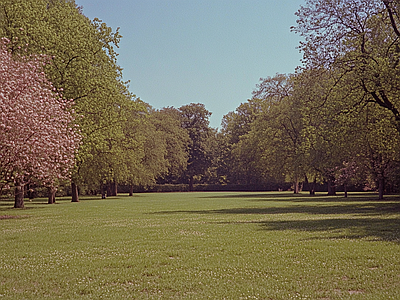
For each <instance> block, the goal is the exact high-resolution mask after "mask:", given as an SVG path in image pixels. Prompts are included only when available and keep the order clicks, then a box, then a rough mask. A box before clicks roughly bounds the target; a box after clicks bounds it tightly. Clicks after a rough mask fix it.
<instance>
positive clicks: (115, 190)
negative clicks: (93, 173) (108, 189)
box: [113, 181, 118, 196]
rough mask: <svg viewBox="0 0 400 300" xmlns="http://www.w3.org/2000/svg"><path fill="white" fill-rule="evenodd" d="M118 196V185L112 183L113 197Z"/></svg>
mask: <svg viewBox="0 0 400 300" xmlns="http://www.w3.org/2000/svg"><path fill="white" fill-rule="evenodd" d="M117 194H118V183H116V182H115V181H114V182H113V196H117Z"/></svg>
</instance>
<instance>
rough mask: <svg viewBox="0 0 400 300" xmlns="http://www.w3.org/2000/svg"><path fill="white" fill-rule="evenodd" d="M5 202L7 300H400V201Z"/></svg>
mask: <svg viewBox="0 0 400 300" xmlns="http://www.w3.org/2000/svg"><path fill="white" fill-rule="evenodd" d="M376 199H377V197H376V195H373V194H350V196H349V198H347V199H345V198H343V197H341V196H337V197H325V196H322V195H317V196H315V197H309V196H308V195H307V194H305V193H304V194H301V195H293V194H292V193H289V192H280V193H267V192H265V193H262V192H260V193H233V192H232V193H227V192H220V193H218V192H215V193H208V192H207V193H206V192H204V193H165V194H161V193H160V194H138V195H135V196H134V197H128V196H125V195H123V196H119V197H113V198H108V199H105V200H101V199H98V198H93V197H92V198H83V200H81V202H80V203H71V202H70V200H69V199H61V200H60V199H58V204H55V205H46V204H45V202H46V200H45V199H37V200H34V201H33V202H27V203H26V209H23V210H16V209H12V208H11V207H12V205H13V203H12V202H11V201H0V299H44V298H47V299H54V298H61V299H123V298H130V299H400V198H399V197H394V196H393V197H387V198H386V200H385V201H377V200H376Z"/></svg>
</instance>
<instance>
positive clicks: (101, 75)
mask: <svg viewBox="0 0 400 300" xmlns="http://www.w3.org/2000/svg"><path fill="white" fill-rule="evenodd" d="M0 35H1V36H6V37H8V38H9V39H10V40H11V43H10V49H11V51H12V53H23V54H25V53H26V54H30V53H37V54H46V55H49V56H51V57H53V63H52V64H51V65H48V66H46V69H45V72H46V74H47V76H48V78H49V79H50V80H51V81H52V82H53V84H54V87H55V88H56V90H57V91H60V90H61V89H63V95H64V96H65V97H66V98H67V99H74V101H75V103H76V105H75V110H76V112H77V114H78V115H81V116H82V117H81V118H77V119H76V123H77V124H78V125H80V128H81V133H82V136H83V143H82V144H81V146H80V148H79V150H78V153H77V157H76V158H77V162H76V166H75V169H74V172H73V182H72V190H73V194H72V195H73V197H72V198H73V201H78V192H77V183H80V184H100V183H101V181H100V179H98V178H101V177H103V176H101V177H99V176H93V175H94V174H95V173H98V174H104V173H105V172H107V170H104V168H109V166H108V165H109V164H108V162H109V160H106V159H107V158H109V155H108V156H107V155H104V154H105V147H106V145H109V143H110V141H111V140H112V139H113V138H114V137H122V135H123V133H122V132H121V131H122V126H121V123H123V122H124V120H125V117H124V115H123V113H122V112H121V108H122V107H125V106H127V105H129V104H128V103H129V102H130V101H132V99H133V95H131V94H130V93H128V92H127V87H126V83H124V82H123V81H122V75H121V71H122V70H121V68H120V67H119V66H118V65H117V63H116V55H117V54H116V52H115V47H118V43H119V40H120V38H121V36H120V34H119V33H118V30H117V31H116V32H112V30H111V28H109V27H107V26H106V24H104V23H102V22H101V21H100V20H98V19H94V20H93V21H90V20H89V19H88V18H87V17H85V16H84V15H83V14H82V11H81V10H80V8H79V7H77V6H76V4H75V1H73V0H2V1H1V2H0ZM25 45H28V46H25ZM24 47H26V52H24V51H23V48H24ZM136 109H137V110H138V111H140V110H142V109H143V108H142V107H141V105H140V104H139V103H136ZM111 142H114V141H111ZM114 149H115V147H113V151H114ZM99 158H103V159H104V160H103V161H99ZM113 163H117V164H118V163H119V162H118V161H116V160H113ZM113 169H117V166H113ZM108 175H109V174H108ZM96 178H97V179H98V180H97V182H94V179H96Z"/></svg>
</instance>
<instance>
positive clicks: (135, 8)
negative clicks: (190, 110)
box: [76, 0, 304, 127]
mask: <svg viewBox="0 0 400 300" xmlns="http://www.w3.org/2000/svg"><path fill="white" fill-rule="evenodd" d="M76 3H77V4H78V5H79V6H83V13H84V14H85V15H86V16H87V17H89V18H90V19H93V18H95V17H97V18H99V19H101V20H103V22H105V23H107V25H108V26H110V27H112V28H113V29H114V30H115V29H116V28H117V27H120V28H121V29H120V32H121V34H122V36H123V38H122V40H121V43H120V48H119V49H118V53H119V54H120V55H119V57H118V63H119V65H120V66H121V67H122V68H123V69H124V71H123V75H124V79H125V80H130V81H131V83H130V90H131V92H133V93H134V94H136V95H137V96H138V97H140V98H141V99H142V100H143V101H145V102H147V103H149V104H150V105H152V106H153V107H155V108H162V107H166V106H174V107H176V108H179V107H180V106H182V105H185V104H189V103H204V104H205V106H206V108H207V109H208V110H209V111H211V112H212V116H211V118H210V121H211V126H212V127H220V124H221V120H222V117H223V115H225V114H227V113H228V112H229V111H233V110H235V109H236V108H237V107H238V106H239V105H240V103H243V102H246V101H247V99H249V98H251V93H252V91H253V90H254V89H255V87H256V84H257V83H258V82H259V79H260V78H261V77H267V76H274V75H275V74H276V73H293V72H294V70H295V68H296V66H298V65H299V64H300V59H301V54H300V53H299V51H298V49H296V47H297V46H298V44H299V40H300V38H299V36H298V35H296V34H294V33H292V32H290V26H292V25H295V22H296V16H295V15H294V13H295V12H296V11H297V10H298V8H299V7H300V5H302V4H304V0H114V1H110V0H76Z"/></svg>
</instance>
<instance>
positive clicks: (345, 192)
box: [343, 184, 347, 198]
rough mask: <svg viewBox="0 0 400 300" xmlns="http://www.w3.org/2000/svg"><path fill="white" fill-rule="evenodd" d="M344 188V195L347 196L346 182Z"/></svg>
mask: <svg viewBox="0 0 400 300" xmlns="http://www.w3.org/2000/svg"><path fill="white" fill-rule="evenodd" d="M343 188H344V197H345V198H347V184H344V185H343Z"/></svg>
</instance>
